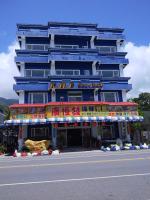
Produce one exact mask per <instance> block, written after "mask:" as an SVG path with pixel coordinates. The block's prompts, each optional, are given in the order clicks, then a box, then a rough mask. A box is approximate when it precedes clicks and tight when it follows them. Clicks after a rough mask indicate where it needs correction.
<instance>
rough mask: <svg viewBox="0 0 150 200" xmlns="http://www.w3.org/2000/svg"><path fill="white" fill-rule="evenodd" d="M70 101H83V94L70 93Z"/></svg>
mask: <svg viewBox="0 0 150 200" xmlns="http://www.w3.org/2000/svg"><path fill="white" fill-rule="evenodd" d="M68 101H82V93H80V92H77V93H74V92H69V93H68Z"/></svg>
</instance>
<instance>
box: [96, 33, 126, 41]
mask: <svg viewBox="0 0 150 200" xmlns="http://www.w3.org/2000/svg"><path fill="white" fill-rule="evenodd" d="M97 39H107V40H108V39H110V40H125V36H124V35H123V34H120V33H111V32H110V33H108V32H101V33H99V34H98V36H97Z"/></svg>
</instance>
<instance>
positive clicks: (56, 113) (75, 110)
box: [11, 105, 138, 119]
mask: <svg viewBox="0 0 150 200" xmlns="http://www.w3.org/2000/svg"><path fill="white" fill-rule="evenodd" d="M30 110H32V109H30ZM36 110H38V109H36ZM36 110H35V113H33V114H31V113H29V114H28V113H27V114H19V109H17V111H16V112H15V110H14V111H13V114H11V119H44V118H52V117H98V116H104V117H106V116H112V117H115V116H138V112H137V111H127V112H125V111H124V112H122V111H120V112H119V111H117V112H110V111H109V110H108V108H107V107H106V106H105V105H103V106H99V105H98V106H97V105H83V106H81V105H68V106H65V105H59V106H50V105H47V107H46V109H45V112H44V113H43V110H42V109H41V110H39V112H38V113H37V114H36ZM40 112H41V113H40Z"/></svg>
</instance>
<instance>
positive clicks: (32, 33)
mask: <svg viewBox="0 0 150 200" xmlns="http://www.w3.org/2000/svg"><path fill="white" fill-rule="evenodd" d="M17 36H28V37H48V31H47V30H40V29H39V30H38V29H34V30H33V29H24V30H18V31H17Z"/></svg>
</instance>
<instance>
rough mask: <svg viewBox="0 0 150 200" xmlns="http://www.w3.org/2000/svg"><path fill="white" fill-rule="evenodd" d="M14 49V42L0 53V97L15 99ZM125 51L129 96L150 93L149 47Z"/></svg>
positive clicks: (129, 48) (130, 43)
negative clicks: (129, 86) (130, 85)
mask: <svg viewBox="0 0 150 200" xmlns="http://www.w3.org/2000/svg"><path fill="white" fill-rule="evenodd" d="M15 49H18V45H17V43H16V42H14V43H13V44H12V45H10V46H9V47H8V52H0V97H5V98H17V95H16V93H15V92H14V91H13V84H14V83H15V81H14V78H13V77H14V76H18V75H19V72H18V70H17V67H16V64H15V62H14V56H15ZM125 51H126V52H128V54H127V58H128V59H129V65H127V66H126V68H125V76H129V77H131V83H132V84H133V89H132V90H131V92H129V96H130V97H135V96H138V94H139V93H141V92H150V45H149V46H136V45H134V44H133V43H132V42H129V43H127V44H126V46H125Z"/></svg>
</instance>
